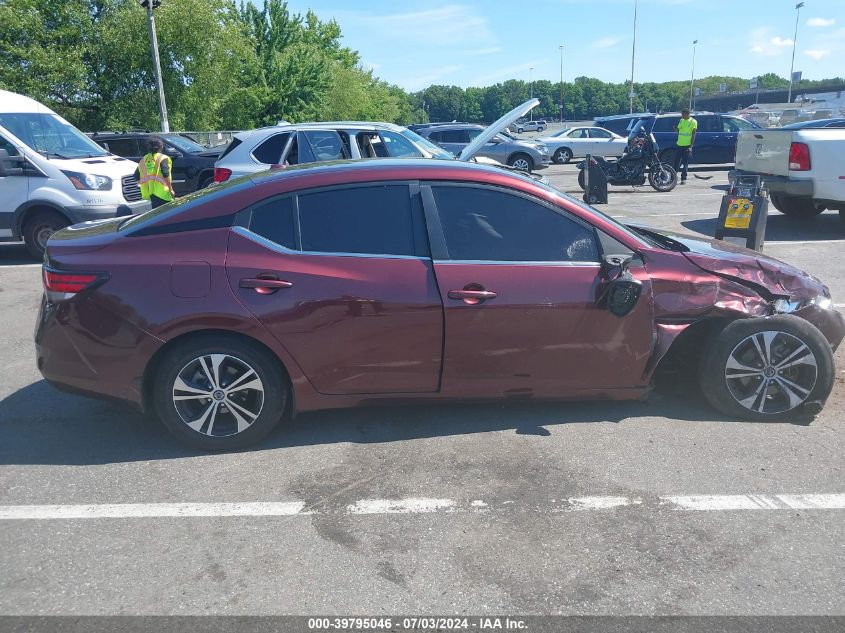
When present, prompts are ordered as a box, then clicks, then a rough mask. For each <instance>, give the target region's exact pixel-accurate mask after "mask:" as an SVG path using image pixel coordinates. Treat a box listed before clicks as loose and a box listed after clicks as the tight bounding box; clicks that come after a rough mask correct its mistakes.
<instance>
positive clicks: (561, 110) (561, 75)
mask: <svg viewBox="0 0 845 633" xmlns="http://www.w3.org/2000/svg"><path fill="white" fill-rule="evenodd" d="M558 48H559V49H560V122H561V123H563V44H561V45H560V46H559V47H558Z"/></svg>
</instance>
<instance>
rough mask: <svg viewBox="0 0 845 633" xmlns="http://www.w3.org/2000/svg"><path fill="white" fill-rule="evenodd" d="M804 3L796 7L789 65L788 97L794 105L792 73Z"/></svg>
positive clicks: (789, 101) (787, 99) (788, 100)
mask: <svg viewBox="0 0 845 633" xmlns="http://www.w3.org/2000/svg"><path fill="white" fill-rule="evenodd" d="M803 6H804V3H803V2H799V3H798V4H796V5H795V35H794V36H793V38H792V63H791V64H790V65H789V94H788V95H787V97H786V101H787V102H788V103H792V73H793V70H794V68H795V45H796V44H797V43H798V16H799V15H800V14H801V7H803Z"/></svg>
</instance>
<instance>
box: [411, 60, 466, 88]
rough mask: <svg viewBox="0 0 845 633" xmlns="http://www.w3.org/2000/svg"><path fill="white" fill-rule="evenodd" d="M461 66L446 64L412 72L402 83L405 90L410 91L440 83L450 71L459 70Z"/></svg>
mask: <svg viewBox="0 0 845 633" xmlns="http://www.w3.org/2000/svg"><path fill="white" fill-rule="evenodd" d="M462 68H463V66H461V65H459V64H449V65H447V66H440V67H439V68H432V69H431V70H430V71H428V72H425V73H418V74H414V75H413V78H412V79H410V80H408V81H405V82H403V83H402V85H403V87H404V88H405V89H406V90H410V91H411V92H413V91H416V90H422V89H423V88H428V87H429V86H430V85H432V84H436V83H440V82H441V80H442V79H443V78H444V77H448V76H449V75H451V74H452V73H456V72H458V71H459V70H461V69H462Z"/></svg>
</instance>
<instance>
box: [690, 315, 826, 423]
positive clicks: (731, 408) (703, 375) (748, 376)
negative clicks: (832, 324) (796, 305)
mask: <svg viewBox="0 0 845 633" xmlns="http://www.w3.org/2000/svg"><path fill="white" fill-rule="evenodd" d="M755 339H756V342H755ZM758 345H759V349H760V350H762V351H763V354H761V353H760V352H758V351H757V349H758V347H757V346H758ZM802 349H804V350H805V351H804V352H803V353H802V352H801V350H802ZM764 356H766V357H767V358H768V360H766V359H764ZM794 361H800V362H794ZM779 364H780V365H782V367H779ZM767 367H771V369H767ZM778 372H780V373H778ZM834 377H835V370H834V363H833V352H832V351H831V349H830V345H829V344H828V342H827V340H826V339H825V338H824V336H823V335H822V333H821V332H820V331H819V330H818V329H817V328H816V327H815V326H814V325H812V324H811V323H809V322H807V321H805V320H804V319H801V318H799V317H796V316H793V315H785V314H784V315H777V316H772V317H764V318H759V317H758V318H749V319H740V320H738V321H734V322H733V323H731V324H729V325H728V326H727V327H725V329H724V330H722V331H721V332H719V333H718V334H716V335H715V336H714V337H713V338H712V339H710V340H709V341H708V342H707V344H706V351H705V353H704V354H703V356H702V358H701V363H700V365H699V384H700V385H701V390H702V392H703V393H704V396H705V397H706V398H707V400H708V401H709V402H710V404H711V405H713V407H714V408H716V409H717V410H719V411H720V412H722V413H724V414H725V415H728V416H730V417H735V418H745V419H749V420H759V421H769V420H772V421H775V420H783V419H796V418H806V417H811V416H812V415H814V414H815V412H816V411H813V410H810V411H807V410H805V409H804V408H803V405H804V404H805V403H809V402H818V403H820V404H824V402H825V401H826V400H827V398H828V396H829V395H830V391H831V389H832V388H833V380H834ZM767 380H768V383H767V384H764V382H765V381H767ZM782 381H786V382H782ZM781 385H783V386H781Z"/></svg>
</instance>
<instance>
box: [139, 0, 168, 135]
mask: <svg viewBox="0 0 845 633" xmlns="http://www.w3.org/2000/svg"><path fill="white" fill-rule="evenodd" d="M138 2H139V3H140V5H141V6H142V7H144V8H145V9H146V10H147V26H148V27H149V30H150V50H151V51H152V55H153V72H154V73H155V78H156V89H157V90H158V113H159V117H160V118H161V131H162V132H169V131H170V123H169V122H168V120H167V105H166V104H165V102H164V85H163V84H162V82H161V61H160V60H159V58H158V38H157V37H156V23H155V18H154V17H153V9H157V8H158V6H159V5H160V4H161V0H138Z"/></svg>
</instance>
